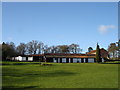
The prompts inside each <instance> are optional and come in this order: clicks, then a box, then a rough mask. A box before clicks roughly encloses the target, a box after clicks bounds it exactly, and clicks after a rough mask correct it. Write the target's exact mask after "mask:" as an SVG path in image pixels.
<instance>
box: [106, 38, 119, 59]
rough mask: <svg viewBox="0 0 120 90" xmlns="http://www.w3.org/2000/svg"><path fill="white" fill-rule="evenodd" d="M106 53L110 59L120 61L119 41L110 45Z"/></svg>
mask: <svg viewBox="0 0 120 90" xmlns="http://www.w3.org/2000/svg"><path fill="white" fill-rule="evenodd" d="M108 53H109V58H110V59H120V40H119V41H118V42H115V43H110V45H109V46H108Z"/></svg>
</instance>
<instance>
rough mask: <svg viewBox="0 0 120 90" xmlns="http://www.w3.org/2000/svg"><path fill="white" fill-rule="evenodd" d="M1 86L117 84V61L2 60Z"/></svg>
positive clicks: (95, 85) (83, 86) (115, 86)
mask: <svg viewBox="0 0 120 90" xmlns="http://www.w3.org/2000/svg"><path fill="white" fill-rule="evenodd" d="M1 67H2V76H3V77H2V79H3V80H2V86H3V88H10V87H11V88H118V64H97V63H52V66H41V65H39V62H37V63H36V62H3V65H2V66H1Z"/></svg>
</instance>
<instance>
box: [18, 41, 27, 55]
mask: <svg viewBox="0 0 120 90" xmlns="http://www.w3.org/2000/svg"><path fill="white" fill-rule="evenodd" d="M16 50H17V52H18V53H19V54H22V55H25V52H26V44H25V43H20V45H18V46H17V48H16Z"/></svg>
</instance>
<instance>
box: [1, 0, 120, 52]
mask: <svg viewBox="0 0 120 90" xmlns="http://www.w3.org/2000/svg"><path fill="white" fill-rule="evenodd" d="M2 17H3V18H2V30H3V31H2V33H3V34H2V41H4V42H10V41H13V42H14V43H15V44H16V45H18V44H19V43H20V42H24V43H27V42H29V41H31V40H38V41H42V42H44V43H45V44H47V45H49V46H51V45H63V44H67V45H69V44H72V43H76V44H79V45H80V47H81V48H82V49H83V52H86V51H87V48H88V47H89V46H91V47H93V48H94V49H95V48H96V43H97V42H98V43H99V45H100V47H101V48H105V49H107V47H108V45H109V44H110V43H111V42H116V41H117V40H118V3H117V2H111V3H110V2H85V3H83V2H60V3H55V2H47V3H43V2H39V3H38V2H37V3H34V2H31V3H30V2H26V3H25V2H24V3H20V2H19V3H9V2H6V3H5V2H4V3H3V4H2Z"/></svg>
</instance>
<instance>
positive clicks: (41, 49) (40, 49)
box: [38, 42, 44, 54]
mask: <svg viewBox="0 0 120 90" xmlns="http://www.w3.org/2000/svg"><path fill="white" fill-rule="evenodd" d="M43 47H44V43H42V42H39V43H38V54H43Z"/></svg>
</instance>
